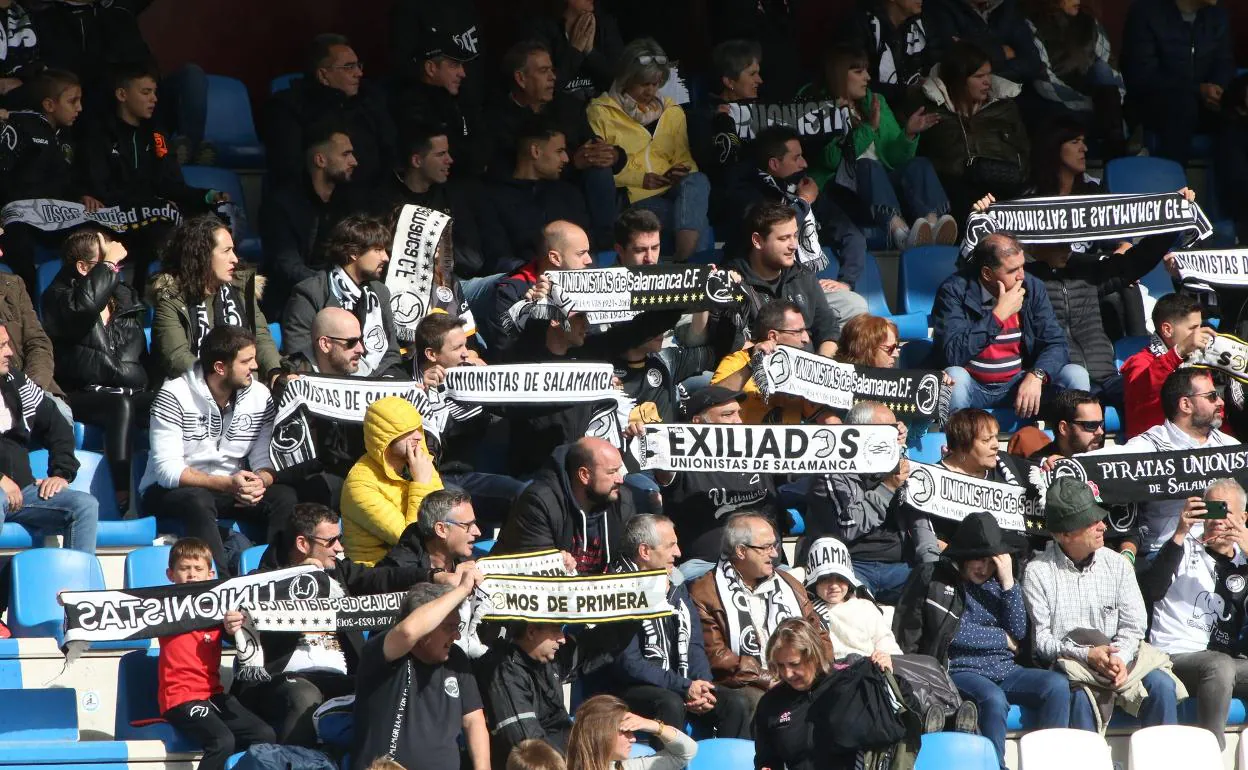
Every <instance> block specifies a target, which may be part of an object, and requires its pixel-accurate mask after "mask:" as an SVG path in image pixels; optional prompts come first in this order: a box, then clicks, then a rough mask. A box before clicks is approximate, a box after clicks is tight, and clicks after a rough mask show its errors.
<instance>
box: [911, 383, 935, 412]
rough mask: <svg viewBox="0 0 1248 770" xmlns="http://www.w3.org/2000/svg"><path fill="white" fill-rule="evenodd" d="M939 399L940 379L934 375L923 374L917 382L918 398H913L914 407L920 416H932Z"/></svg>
mask: <svg viewBox="0 0 1248 770" xmlns="http://www.w3.org/2000/svg"><path fill="white" fill-rule="evenodd" d="M939 399H940V378H939V377H937V376H936V375H934V374H925V375H923V377H922V379H920V380H919V387H918V396H917V397H916V398H915V406H917V407H918V409H919V412H920V413H921V414H932V412H933V411H935V409H936V402H937V400H939Z"/></svg>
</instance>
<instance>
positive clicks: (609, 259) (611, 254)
mask: <svg viewBox="0 0 1248 770" xmlns="http://www.w3.org/2000/svg"><path fill="white" fill-rule="evenodd" d="M618 264H620V255H619V254H618V253H616V251H615V249H607V250H606V251H600V252H598V253H597V254H595V255H594V267H615V266H616V265H618Z"/></svg>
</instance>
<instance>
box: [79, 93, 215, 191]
mask: <svg viewBox="0 0 1248 770" xmlns="http://www.w3.org/2000/svg"><path fill="white" fill-rule="evenodd" d="M78 156H79V157H78V162H77V164H76V165H77V168H78V171H79V173H80V174H81V175H82V180H83V188H84V189H83V192H85V193H86V194H88V195H91V196H93V197H95V198H98V199H99V200H100V201H102V202H103V203H104V204H105V205H106V206H116V205H133V204H142V203H146V202H150V201H153V200H166V201H173V202H174V203H175V204H177V206H178V208H180V209H182V213H183V214H191V213H198V212H200V211H204V210H207V208H208V203H207V202H206V201H205V200H204V195H205V193H206V192H207V190H201V189H199V188H197V187H191V186H190V185H188V184H187V183H186V182H185V181H184V180H183V179H182V167H181V166H180V165H178V159H177V156H176V155H175V153H174V152H173V147H172V144H171V142H170V140H169V134H168V133H167V132H165V131H162V130H160V128H158V127H157V126H156V124H155V123H154V122H153V121H151V120H144V121H142V122H140V123H139V125H137V126H132V125H130V124H129V123H127V122H125V121H124V120H122V119H121V118H119V117H117V114H116V113H115V112H112V113H109V114H108V115H106V116H104V117H102V118H100V119H98V120H93V121H91V122H89V123H88V124H87V125H86V130H85V138H84V140H83V142H82V145H81V147H80V148H79V152H78Z"/></svg>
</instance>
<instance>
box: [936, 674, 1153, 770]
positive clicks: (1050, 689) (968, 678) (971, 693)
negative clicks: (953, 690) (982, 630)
mask: <svg viewBox="0 0 1248 770" xmlns="http://www.w3.org/2000/svg"><path fill="white" fill-rule="evenodd" d="M950 678H951V679H953V683H954V685H956V686H957V688H958V691H959V692H961V693H962V696H963V697H965V698H969V699H970V700H973V701H975V705H976V706H977V707H978V708H979V732H980V733H982V734H983V736H984V737H985V738H987V739H988V740H990V741H992V745H993V746H995V747H996V749H997V761H998V762H1000V763H1001V768H1002V770H1005V719H1006V716H1007V715H1008V714H1009V711H1010V704H1011V703H1013V704H1015V705H1018V706H1025V707H1027V708H1031V709H1035V710H1036V711H1037V712H1039V714H1038V718H1039V722H1040V723H1039V724H1038V725H1036V727H1037V728H1041V729H1043V728H1048V727H1066V726H1067V725H1070V716H1071V714H1070V707H1071V706H1070V682H1069V680H1067V679H1066V676H1065V675H1063V674H1059V673H1057V672H1056V671H1047V670H1045V669H1042V668H1023V667H1021V666H1020V667H1018V668H1016V669H1014V671H1013V672H1012V673H1010V674H1009V675H1007V676H1006V677H1005V679H1003V680H1002V681H1001V684H997V683H996V682H993V681H992V680H991V679H989V678H988V677H986V676H982V675H980V674H973V673H971V672H969V671H959V672H957V673H956V674H951V675H950ZM1171 692H1173V690H1172V691H1171ZM1172 708H1173V706H1172ZM1070 726H1072V727H1073V726H1074V725H1070ZM1093 729H1095V728H1093Z"/></svg>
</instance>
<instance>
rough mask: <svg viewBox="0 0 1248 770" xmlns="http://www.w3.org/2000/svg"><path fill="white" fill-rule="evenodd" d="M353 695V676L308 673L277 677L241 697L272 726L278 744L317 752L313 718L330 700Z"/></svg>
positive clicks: (252, 687) (242, 692)
mask: <svg viewBox="0 0 1248 770" xmlns="http://www.w3.org/2000/svg"><path fill="white" fill-rule="evenodd" d="M353 692H355V677H353V676H348V675H346V674H333V673H325V672H308V673H304V674H277V675H275V676H274V677H273V679H272V680H271V681H268V682H264V683H262V684H256V685H251V686H248V687H247V688H245V689H243V690H242V691H241V692H240V693H239V696H238V697H239V699H240V700H242V702H243V703H244V704H246V705H247V707H248V708H250V709H252V710H253V711H255V712H256V713H257V714H259V715H260V716H261V717H263V718H264V720H265V721H266V722H268V723H269V724H270V725H272V726H273V729H274V730H275V731H276V733H277V741H276V742H277V743H282V744H289V745H292V746H307V747H308V748H313V749H314V748H316V744H317V738H316V725H315V724H313V722H312V715H313V714H315V713H316V710H317V709H318V708H320V706H321V704H322V703H324V702H325V701H327V700H329V699H330V698H338V697H341V696H343V695H350V694H351V693H353Z"/></svg>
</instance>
